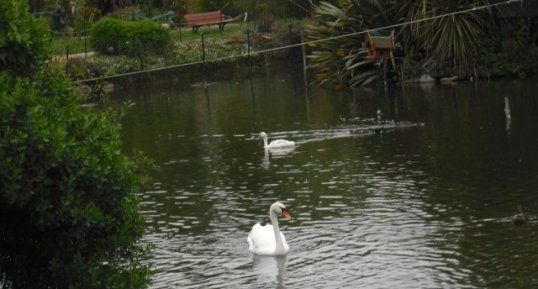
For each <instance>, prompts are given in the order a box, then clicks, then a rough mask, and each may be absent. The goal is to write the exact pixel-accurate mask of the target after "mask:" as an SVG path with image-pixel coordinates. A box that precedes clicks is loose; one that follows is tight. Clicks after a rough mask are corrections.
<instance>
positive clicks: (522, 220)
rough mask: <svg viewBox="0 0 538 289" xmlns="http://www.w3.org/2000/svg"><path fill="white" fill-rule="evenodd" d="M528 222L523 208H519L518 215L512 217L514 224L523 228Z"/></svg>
mask: <svg viewBox="0 0 538 289" xmlns="http://www.w3.org/2000/svg"><path fill="white" fill-rule="evenodd" d="M527 221H528V219H527V215H525V213H524V212H523V209H522V208H521V206H517V213H516V214H515V215H514V216H513V217H512V223H513V224H514V225H517V226H521V225H524V224H526V223H527Z"/></svg>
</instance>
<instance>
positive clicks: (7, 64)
mask: <svg viewBox="0 0 538 289" xmlns="http://www.w3.org/2000/svg"><path fill="white" fill-rule="evenodd" d="M45 35H46V28H45V27H44V26H43V25H42V23H41V22H39V21H38V20H37V19H35V18H33V16H32V15H30V14H29V13H28V4H27V1H12V0H0V70H8V71H10V72H11V73H12V74H13V75H30V74H31V73H32V72H33V71H35V70H36V69H37V68H38V67H39V65H40V64H41V62H42V61H43V60H44V59H45V58H46V56H47V53H46V47H47V44H48V41H49V40H48V39H47V38H46V37H44V36H45Z"/></svg>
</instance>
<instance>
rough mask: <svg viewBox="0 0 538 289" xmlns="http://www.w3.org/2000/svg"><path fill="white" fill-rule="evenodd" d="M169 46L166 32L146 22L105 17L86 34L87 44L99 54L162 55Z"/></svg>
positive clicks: (157, 25)
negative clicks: (88, 34) (88, 42)
mask: <svg viewBox="0 0 538 289" xmlns="http://www.w3.org/2000/svg"><path fill="white" fill-rule="evenodd" d="M170 43H171V39H170V33H169V31H168V30H167V29H165V28H163V27H162V26H160V25H159V24H157V23H155V22H152V21H149V20H143V21H128V20H119V19H114V18H109V17H105V18H102V19H101V20H99V21H98V22H97V23H95V24H94V25H93V28H92V31H91V33H90V45H91V46H92V48H93V49H94V50H96V51H98V52H100V53H111V52H112V51H113V52H114V53H119V54H124V55H129V56H136V55H143V54H162V53H165V52H166V51H167V50H168V49H169V46H170ZM111 48H112V49H111Z"/></svg>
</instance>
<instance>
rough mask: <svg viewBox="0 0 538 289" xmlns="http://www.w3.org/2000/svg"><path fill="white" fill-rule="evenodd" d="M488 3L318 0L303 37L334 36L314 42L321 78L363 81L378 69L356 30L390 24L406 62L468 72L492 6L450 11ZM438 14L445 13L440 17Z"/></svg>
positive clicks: (434, 70)
mask: <svg viewBox="0 0 538 289" xmlns="http://www.w3.org/2000/svg"><path fill="white" fill-rule="evenodd" d="M488 4H490V1H488V0H475V1H471V0H457V1H452V0H432V1H427V0H420V1H419V0H414V1H396V0H387V1H379V0H359V1H355V0H341V1H338V4H337V5H334V4H330V3H328V2H321V3H320V4H319V5H318V6H315V10H314V18H315V20H316V21H315V23H314V24H312V25H309V26H307V28H306V33H307V37H308V38H309V39H312V40H321V39H324V38H329V37H331V38H334V39H332V40H329V41H323V42H321V41H320V42H318V43H316V44H315V45H314V47H312V51H313V53H312V56H311V57H310V58H311V65H312V66H313V67H315V68H317V69H318V71H319V72H320V73H319V76H320V78H321V79H322V80H324V81H331V82H335V83H340V84H344V85H363V84H367V83H369V82H371V80H372V71H373V70H375V69H376V68H375V67H373V66H372V65H371V63H370V62H369V61H368V60H367V59H366V58H365V56H366V53H364V51H363V49H361V46H362V37H363V36H362V35H361V34H359V32H360V31H364V30H367V29H378V28H380V27H392V26H394V25H398V24H399V26H398V27H394V28H391V29H395V30H396V31H397V36H398V39H399V41H400V42H401V44H402V49H403V54H404V55H405V60H406V61H408V62H409V61H412V62H418V63H419V65H420V66H421V67H422V68H424V69H426V70H427V72H430V73H434V74H438V75H444V74H452V73H457V72H458V71H461V70H464V71H469V70H471V69H472V68H473V65H476V59H477V54H478V51H479V49H480V41H481V37H480V36H481V35H483V29H485V28H483V27H484V25H483V24H484V23H486V21H488V19H489V18H488V17H489V15H490V13H491V10H484V9H480V10H478V11H476V12H466V13H454V14H451V13H453V12H458V11H463V10H466V9H471V8H473V7H478V6H481V5H488ZM442 15H447V16H445V17H439V16H442ZM430 18H431V20H425V19H430ZM377 31H379V30H377ZM381 32H384V33H388V32H389V31H386V30H385V31H381ZM350 33H356V34H355V35H354V36H352V37H340V38H338V36H344V35H346V34H350Z"/></svg>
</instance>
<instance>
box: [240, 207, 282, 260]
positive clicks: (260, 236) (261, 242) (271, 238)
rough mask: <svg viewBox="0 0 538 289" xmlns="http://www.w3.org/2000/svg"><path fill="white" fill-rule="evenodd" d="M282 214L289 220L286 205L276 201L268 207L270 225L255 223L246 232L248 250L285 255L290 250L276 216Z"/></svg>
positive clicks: (259, 253)
mask: <svg viewBox="0 0 538 289" xmlns="http://www.w3.org/2000/svg"><path fill="white" fill-rule="evenodd" d="M278 215H282V216H283V217H285V218H286V219H288V220H290V219H291V216H290V213H289V211H288V210H287V209H286V206H284V204H282V203H280V202H276V203H274V204H272V205H271V207H270V208H269V219H271V225H265V226H262V225H260V223H257V224H256V225H254V226H253V227H252V230H251V231H250V233H249V234H248V238H247V242H248V249H249V251H250V252H252V253H254V254H258V255H272V256H277V255H285V254H287V253H288V251H289V250H290V246H288V243H287V242H286V238H285V237H284V234H282V232H280V227H279V226H278V219H277V216H278Z"/></svg>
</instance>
